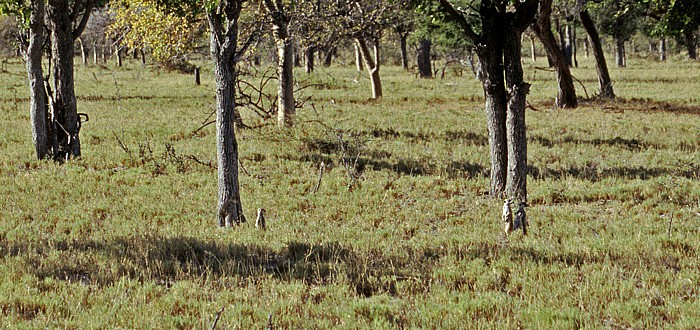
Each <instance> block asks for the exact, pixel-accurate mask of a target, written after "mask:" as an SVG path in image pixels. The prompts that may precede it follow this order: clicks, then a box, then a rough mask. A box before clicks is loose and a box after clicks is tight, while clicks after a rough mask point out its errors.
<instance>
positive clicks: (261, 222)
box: [255, 208, 265, 230]
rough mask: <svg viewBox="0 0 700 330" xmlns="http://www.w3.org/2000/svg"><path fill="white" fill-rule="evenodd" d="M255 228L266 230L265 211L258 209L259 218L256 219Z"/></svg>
mask: <svg viewBox="0 0 700 330" xmlns="http://www.w3.org/2000/svg"><path fill="white" fill-rule="evenodd" d="M255 228H259V229H262V230H265V209H263V208H259V209H258V218H257V219H255Z"/></svg>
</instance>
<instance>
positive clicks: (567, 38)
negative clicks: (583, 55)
mask: <svg viewBox="0 0 700 330" xmlns="http://www.w3.org/2000/svg"><path fill="white" fill-rule="evenodd" d="M563 31H564V44H563V45H562V46H563V48H562V50H563V51H564V59H565V60H566V64H567V65H568V66H573V64H574V61H573V55H574V52H573V46H572V45H571V44H572V39H573V36H572V32H571V24H566V25H565V26H564V29H563Z"/></svg>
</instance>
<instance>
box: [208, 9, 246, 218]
mask: <svg viewBox="0 0 700 330" xmlns="http://www.w3.org/2000/svg"><path fill="white" fill-rule="evenodd" d="M207 18H208V20H209V25H210V31H211V32H210V38H209V40H210V46H211V57H212V61H213V62H214V76H215V78H216V154H217V162H218V186H219V192H218V203H217V207H218V215H217V222H218V225H219V226H220V227H224V226H225V227H231V226H233V225H234V224H238V223H241V222H245V216H244V215H243V206H242V204H241V196H240V189H239V182H238V142H237V141H236V133H235V130H234V128H235V118H234V110H235V108H236V79H237V77H236V75H237V73H236V63H235V52H236V49H235V47H236V44H237V42H236V39H237V38H238V31H237V30H238V27H237V25H236V24H237V21H236V22H235V23H233V24H229V27H228V30H229V31H228V32H227V33H225V31H226V29H225V28H224V24H225V23H224V22H222V19H221V17H219V16H218V15H216V14H213V13H209V14H208V15H207ZM230 29H235V30H234V31H233V32H231V31H230ZM224 33H225V34H226V35H227V39H228V40H226V41H223V40H222V41H219V40H218V39H219V37H217V35H218V36H221V35H224Z"/></svg>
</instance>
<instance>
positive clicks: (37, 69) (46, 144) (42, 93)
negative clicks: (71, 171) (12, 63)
mask: <svg viewBox="0 0 700 330" xmlns="http://www.w3.org/2000/svg"><path fill="white" fill-rule="evenodd" d="M44 39H45V35H44V2H43V1H32V2H31V16H30V18H29V43H28V44H27V45H26V47H25V48H26V52H25V53H24V58H25V61H26V65H27V75H28V78H29V101H30V103H29V114H30V118H31V122H32V141H33V142H34V149H35V151H36V158H37V159H44V158H46V157H47V156H49V152H50V150H51V141H50V138H49V136H50V135H51V134H50V132H49V124H48V123H49V117H48V103H47V97H46V90H45V89H44V79H43V70H42V67H41V58H42V53H43V48H42V46H43V44H44Z"/></svg>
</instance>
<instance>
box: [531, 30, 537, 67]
mask: <svg viewBox="0 0 700 330" xmlns="http://www.w3.org/2000/svg"><path fill="white" fill-rule="evenodd" d="M530 56H532V62H537V48H535V37H533V36H530Z"/></svg>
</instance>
